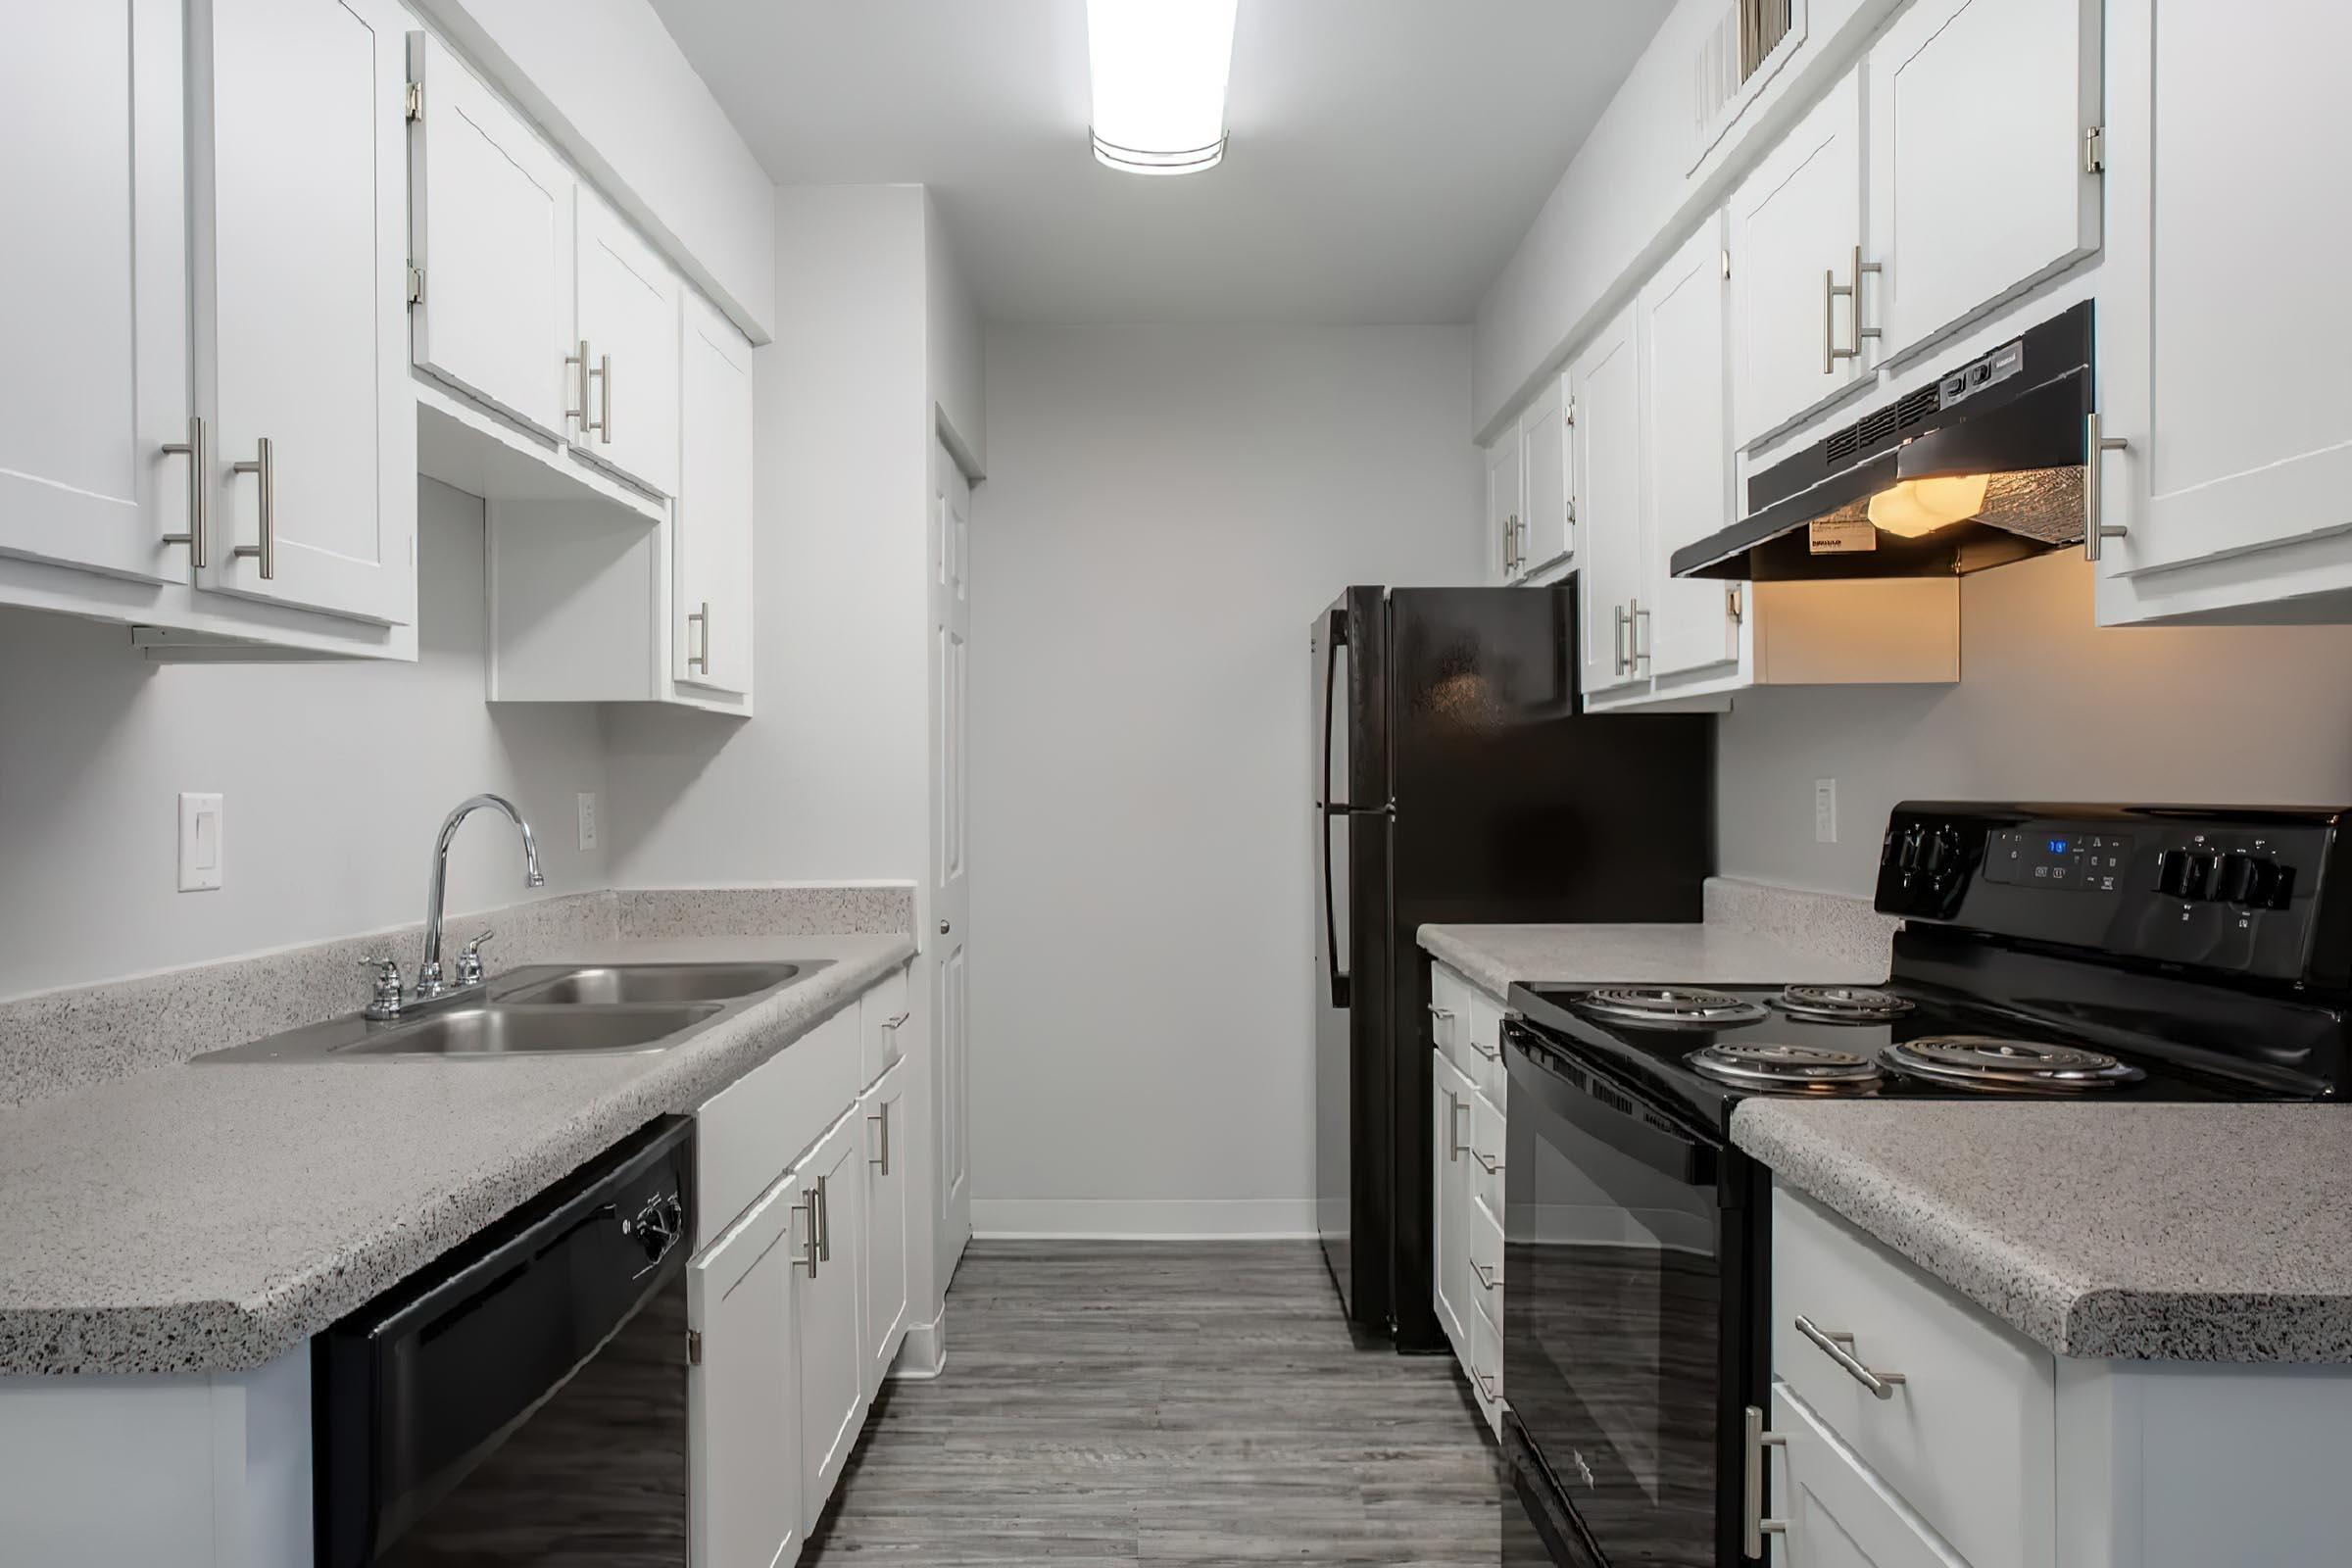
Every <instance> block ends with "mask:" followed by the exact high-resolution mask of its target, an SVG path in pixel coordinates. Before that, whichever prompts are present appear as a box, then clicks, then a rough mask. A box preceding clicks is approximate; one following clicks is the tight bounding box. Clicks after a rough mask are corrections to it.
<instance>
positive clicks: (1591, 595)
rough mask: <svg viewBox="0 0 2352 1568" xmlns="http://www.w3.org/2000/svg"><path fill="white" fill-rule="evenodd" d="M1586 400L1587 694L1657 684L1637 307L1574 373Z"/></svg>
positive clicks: (1582, 464) (1582, 478)
mask: <svg viewBox="0 0 2352 1568" xmlns="http://www.w3.org/2000/svg"><path fill="white" fill-rule="evenodd" d="M1568 381H1569V387H1570V390H1571V392H1572V394H1573V395H1574V397H1575V399H1576V423H1575V424H1574V425H1573V426H1571V427H1570V430H1569V434H1570V436H1571V438H1572V445H1573V446H1574V447H1575V449H1576V458H1575V467H1576V482H1577V487H1578V488H1577V496H1576V517H1577V527H1578V528H1579V529H1580V530H1581V531H1582V533H1583V535H1584V539H1583V547H1582V550H1581V551H1580V555H1581V557H1582V559H1581V560H1580V561H1579V563H1578V566H1579V570H1578V576H1579V578H1580V580H1581V585H1582V586H1581V592H1580V601H1581V604H1580V613H1579V618H1580V619H1581V620H1582V621H1583V622H1584V630H1583V637H1584V677H1585V679H1584V686H1585V695H1586V696H1588V697H1590V696H1592V695H1593V693H1595V692H1602V691H1608V690H1611V689H1613V688H1616V687H1622V686H1629V685H1632V684H1634V683H1635V682H1636V681H1638V680H1641V679H1644V678H1646V677H1647V675H1648V673H1649V671H1648V668H1647V666H1646V665H1645V664H1644V663H1643V662H1642V659H1641V657H1640V655H1641V648H1642V644H1641V635H1642V625H1641V617H1642V611H1643V610H1644V608H1645V606H1644V605H1643V603H1642V368H1641V357H1640V355H1639V354H1638V353H1637V352H1636V345H1635V332H1634V308H1633V307H1632V306H1630V305H1629V306H1627V307H1626V308H1625V309H1624V310H1623V311H1621V312H1619V313H1618V315H1617V318H1616V319H1614V320H1612V321H1611V322H1609V324H1608V325H1607V326H1605V327H1603V328H1602V329H1601V332H1600V335H1599V336H1598V337H1596V338H1594V339H1593V342H1592V343H1591V345H1589V346H1588V347H1587V348H1586V350H1585V352H1584V353H1583V355H1581V356H1580V357H1579V358H1578V359H1577V361H1576V363H1575V364H1573V365H1572V366H1570V367H1569V368H1568Z"/></svg>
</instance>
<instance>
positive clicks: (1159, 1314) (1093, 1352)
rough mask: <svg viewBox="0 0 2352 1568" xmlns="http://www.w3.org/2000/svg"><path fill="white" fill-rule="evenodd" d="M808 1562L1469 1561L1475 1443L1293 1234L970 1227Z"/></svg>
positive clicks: (1478, 1512)
mask: <svg viewBox="0 0 2352 1568" xmlns="http://www.w3.org/2000/svg"><path fill="white" fill-rule="evenodd" d="M947 1330H948V1332H947V1339H948V1368H947V1371H946V1372H945V1373H944V1374H942V1375H941V1376H940V1377H939V1378H937V1379H934V1380H932V1381H930V1382H923V1383H914V1382H900V1383H893V1384H891V1385H889V1386H888V1389H887V1392H886V1394H885V1397H883V1399H882V1400H881V1401H880V1402H879V1403H878V1404H877V1406H876V1408H875V1412H874V1415H873V1417H872V1420H871V1422H870V1424H869V1425H868V1427H867V1429H866V1432H865V1435H864V1440H863V1442H862V1443H861V1444H860V1445H859V1446H858V1453H857V1455H856V1457H855V1458H854V1459H853V1460H852V1461H851V1464H850V1468H849V1473H848V1474H847V1475H846V1476H845V1477H844V1478H843V1481H842V1484H841V1488H840V1490H839V1492H838V1493H837V1494H836V1495H835V1500H834V1503H833V1506H832V1509H831V1511H830V1512H829V1513H828V1514H827V1515H826V1517H825V1519H824V1520H823V1522H822V1523H821V1524H820V1525H819V1526H818V1529H817V1533H816V1536H815V1539H814V1540H813V1541H811V1542H810V1543H809V1548H808V1549H807V1550H806V1551H805V1552H803V1554H802V1557H801V1561H802V1563H803V1564H804V1565H815V1568H842V1565H844V1564H847V1563H849V1562H852V1561H853V1560H864V1561H872V1560H877V1559H887V1560H888V1561H890V1562H892V1563H899V1564H907V1565H921V1568H964V1565H971V1568H979V1565H1000V1564H1006V1563H1044V1564H1051V1565H1053V1568H1087V1565H1092V1564H1102V1565H1105V1568H1109V1565H1121V1568H1143V1565H1146V1564H1150V1565H1153V1568H1158V1565H1175V1564H1186V1565H1194V1564H1207V1563H1265V1562H1277V1561H1280V1562H1292V1563H1303V1564H1323V1563H1334V1564H1348V1565H1356V1568H1361V1565H1369V1564H1388V1565H1397V1568H1401V1565H1405V1564H1429V1565H1445V1568H1453V1565H1462V1568H1467V1565H1471V1564H1476V1565H1479V1568H1493V1564H1494V1563H1495V1561H1496V1560H1497V1558H1498V1556H1499V1554H1500V1530H1501V1514H1500V1507H1499V1502H1498V1498H1499V1495H1500V1494H1499V1492H1498V1487H1497V1482H1496V1478H1495V1456H1494V1446H1493V1444H1492V1443H1491V1441H1490V1440H1489V1439H1488V1437H1487V1433H1486V1427H1485V1424H1484V1422H1483V1421H1482V1420H1481V1419H1480V1417H1479V1414H1478V1411H1477V1407H1476V1405H1475V1403H1474V1402H1473V1400H1472V1397H1471V1395H1470V1393H1469V1391H1468V1389H1467V1387H1466V1385H1464V1384H1463V1382H1462V1381H1461V1377H1460V1374H1459V1373H1458V1372H1457V1371H1456V1370H1455V1368H1454V1365H1453V1362H1452V1361H1451V1360H1450V1359H1449V1358H1446V1357H1443V1356H1399V1355H1397V1354H1396V1353H1395V1352H1394V1351H1393V1350H1391V1349H1389V1348H1387V1347H1385V1346H1382V1347H1379V1348H1358V1346H1357V1345H1356V1343H1355V1342H1354V1341H1353V1340H1352V1339H1351V1338H1350V1336H1349V1334H1348V1328H1347V1326H1346V1324H1345V1323H1344V1322H1343V1321H1342V1320H1341V1317H1340V1306H1339V1299H1338V1297H1337V1296H1336V1294H1335V1293H1334V1292H1333V1290H1332V1286H1331V1279H1330V1276H1329V1275H1328V1274H1326V1273H1325V1272H1324V1268H1323V1261H1322V1258H1321V1256H1320V1254H1319V1253H1318V1251H1317V1250H1316V1248H1315V1245H1314V1244H1313V1243H1312V1242H1304V1243H1299V1242H1236V1243H1215V1244H1190V1243H1187V1244H1157V1243H1109V1242H1084V1243H1061V1242H978V1243H974V1244H973V1246H972V1248H971V1250H970V1251H969V1252H968V1253H966V1254H965V1257H964V1260H963V1265H962V1267H961V1268H960V1269H959V1270H958V1271H957V1272H956V1281H955V1285H954V1287H953V1288H952V1289H951V1290H950V1291H949V1293H948V1325H947Z"/></svg>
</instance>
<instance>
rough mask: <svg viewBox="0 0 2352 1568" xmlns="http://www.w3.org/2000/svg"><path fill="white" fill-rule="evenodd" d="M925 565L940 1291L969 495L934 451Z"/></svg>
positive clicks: (967, 1100)
mask: <svg viewBox="0 0 2352 1568" xmlns="http://www.w3.org/2000/svg"><path fill="white" fill-rule="evenodd" d="M931 467H932V471H933V474H934V476H935V479H936V483H935V485H934V488H933V495H932V503H933V504H932V509H931V540H930V547H929V552H928V554H929V557H930V563H929V564H930V596H931V748H930V749H931V834H930V837H931V865H930V871H929V879H930V888H929V893H930V904H931V920H932V926H933V929H932V931H930V932H927V933H925V941H926V942H927V943H928V944H929V945H930V950H929V953H928V955H927V961H928V963H929V965H930V971H931V998H930V1001H931V1041H932V1053H931V1063H932V1067H931V1070H932V1073H933V1075H934V1076H933V1086H934V1088H933V1096H932V1103H934V1104H935V1105H937V1106H938V1107H939V1138H938V1143H937V1145H936V1147H937V1149H938V1150H939V1165H938V1169H939V1273H938V1283H939V1288H940V1289H941V1290H943V1291H944V1290H945V1289H946V1288H947V1284H948V1282H949V1281H950V1280H951V1279H953V1278H954V1277H955V1273H956V1260H957V1259H958V1258H960V1257H962V1256H963V1249H964V1247H965V1245H966V1244H967V1243H969V1242H970V1241H971V1239H972V1169H971V1139H970V1105H971V1061H970V1056H969V1053H968V1041H969V1039H970V1030H969V1024H970V1016H971V1005H970V995H971V993H970V985H971V977H970V973H969V970H968V968H967V966H966V964H965V961H964V954H965V949H966V943H967V939H968V937H969V932H968V931H967V930H966V929H965V928H966V926H967V925H968V924H969V923H970V918H969V917H970V913H971V874H970V873H971V867H970V864H969V858H968V844H967V829H968V826H969V818H968V815H967V808H966V804H965V802H966V785H967V780H968V775H969V768H970V749H969V747H968V746H967V745H966V737H967V725H968V722H969V721H968V718H967V716H966V706H965V705H966V703H967V701H968V698H969V693H970V645H971V634H972V595H971V576H970V572H971V545H972V528H971V515H972V487H971V485H970V484H969V483H967V482H966V481H965V479H964V476H963V472H962V470H961V469H960V468H958V467H957V466H956V459H955V458H954V456H952V455H951V454H950V453H949V451H948V449H947V446H946V444H945V443H934V445H933V447H932V451H931Z"/></svg>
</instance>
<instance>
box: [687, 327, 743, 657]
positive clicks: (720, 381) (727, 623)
mask: <svg viewBox="0 0 2352 1568" xmlns="http://www.w3.org/2000/svg"><path fill="white" fill-rule="evenodd" d="M682 343H683V347H682V349H681V351H680V361H681V363H680V366H679V371H678V440H679V453H678V499H677V503H676V505H675V506H674V507H673V508H672V510H671V514H670V517H671V522H670V526H671V527H672V528H673V529H675V530H676V541H677V603H676V605H675V606H674V607H673V609H672V612H671V615H670V624H671V628H672V636H671V651H670V660H671V673H672V675H673V676H674V677H675V678H676V679H678V680H680V681H684V682H688V683H691V684H693V685H697V686H712V687H716V688H718V689H719V690H721V691H729V692H742V693H748V692H749V691H751V689H752V345H751V343H750V342H749V341H748V340H747V339H746V338H745V337H744V335H743V334H742V333H741V332H739V331H737V330H736V329H735V324H734V323H733V322H732V321H729V320H728V319H726V318H725V317H723V316H721V315H719V314H718V311H717V310H716V308H714V307H713V306H711V304H710V302H709V301H707V300H705V299H704V298H703V297H702V296H701V295H699V294H689V295H688V296H687V297H686V308H685V319H684V337H683V339H682Z"/></svg>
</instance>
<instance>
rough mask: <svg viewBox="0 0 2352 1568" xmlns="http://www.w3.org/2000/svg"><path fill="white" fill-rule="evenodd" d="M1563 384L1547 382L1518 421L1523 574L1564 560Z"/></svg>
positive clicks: (1565, 429) (1565, 420)
mask: <svg viewBox="0 0 2352 1568" xmlns="http://www.w3.org/2000/svg"><path fill="white" fill-rule="evenodd" d="M1567 379H1568V378H1567V377H1566V376H1564V375H1561V376H1554V377H1552V380H1551V385H1550V386H1549V387H1548V388H1546V389H1545V390H1544V394H1543V395H1542V396H1540V397H1538V398H1537V399H1536V401H1535V402H1534V403H1532V404H1530V405H1528V408H1527V412H1526V413H1524V414H1522V415H1520V416H1519V467H1520V472H1521V478H1520V481H1519V494H1520V504H1521V506H1522V508H1523V510H1522V511H1521V513H1520V515H1519V550H1520V553H1521V554H1522V555H1524V556H1525V557H1526V558H1527V560H1526V562H1525V563H1524V565H1525V568H1526V569H1527V570H1529V571H1540V570H1542V569H1543V568H1544V567H1545V566H1549V565H1551V564H1554V563H1556V562H1560V561H1565V560H1566V559H1567V558H1568V554H1569V550H1570V546H1571V539H1572V536H1571V533H1570V530H1569V527H1568V522H1569V507H1570V503H1569V499H1568V497H1569V487H1568V408H1567V395H1566V391H1565V388H1566V386H1567Z"/></svg>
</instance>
